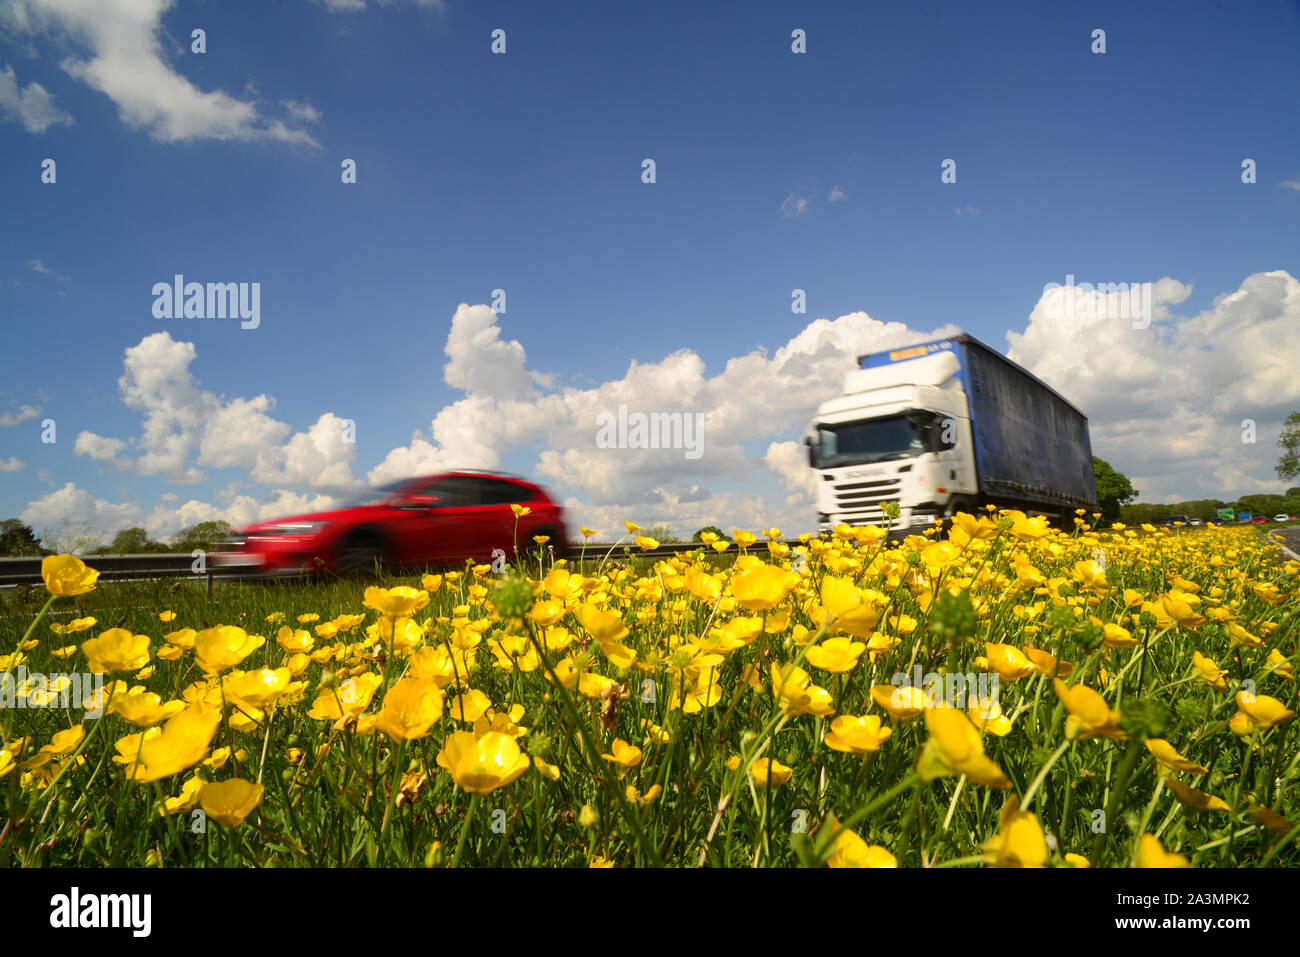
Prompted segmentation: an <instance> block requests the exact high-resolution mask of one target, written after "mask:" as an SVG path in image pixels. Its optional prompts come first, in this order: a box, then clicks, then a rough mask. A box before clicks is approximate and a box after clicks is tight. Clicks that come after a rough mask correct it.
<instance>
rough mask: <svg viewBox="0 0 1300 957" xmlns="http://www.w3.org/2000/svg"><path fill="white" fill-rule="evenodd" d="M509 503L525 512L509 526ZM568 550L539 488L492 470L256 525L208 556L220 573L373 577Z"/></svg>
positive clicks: (552, 505)
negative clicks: (380, 569) (542, 543)
mask: <svg viewBox="0 0 1300 957" xmlns="http://www.w3.org/2000/svg"><path fill="white" fill-rule="evenodd" d="M511 505H520V506H523V507H525V508H527V509H528V510H529V512H528V514H527V515H524V516H521V517H520V518H519V519H518V520H517V521H516V519H515V514H514V511H513V510H512V509H511V508H510V506H511ZM535 535H545V536H547V537H548V538H549V541H548V542H547V543H546V547H547V548H554V549H555V550H556V553H557V554H563V553H564V551H565V550H566V549H567V547H568V539H567V533H566V531H565V526H564V514H563V509H562V508H561V506H560V505H559V504H558V503H557V502H556V501H555V500H554V499H552V498H551V497H550V496H549V495H548V494H547V493H546V492H545V491H544V490H543V489H542V488H541V487H540V486H538V485H534V484H533V483H532V482H528V481H525V480H524V479H521V478H518V477H515V476H510V475H505V474H502V473H498V472H484V471H470V470H460V471H455V472H444V473H441V474H438V475H425V476H421V477H419V478H412V479H406V480H404V481H401V482H394V483H392V484H391V485H385V486H382V487H380V488H376V489H373V490H371V491H369V492H367V493H365V494H364V495H361V496H359V497H358V498H356V499H354V500H353V501H351V502H349V503H347V504H345V505H343V506H341V507H339V508H337V509H333V510H331V511H327V512H315V513H312V514H308V515H294V516H290V517H287V518H279V519H276V520H275V521H273V522H259V523H257V524H256V525H250V526H248V527H247V528H245V529H243V530H241V531H239V532H236V533H235V534H233V535H231V537H230V538H229V539H227V541H226V542H225V543H224V545H223V547H222V548H221V549H220V550H218V551H214V552H213V553H212V556H211V558H212V561H213V564H214V565H216V566H217V567H220V568H240V569H244V570H246V571H251V572H267V573H287V574H292V573H297V572H313V571H320V570H322V568H324V569H328V570H330V571H334V572H338V573H340V574H346V573H349V572H358V571H366V570H370V569H373V568H374V567H375V565H376V563H378V564H381V565H383V566H385V567H391V568H399V567H405V568H412V567H415V568H423V567H428V566H438V565H455V564H461V563H463V562H464V561H465V560H466V559H469V558H472V559H474V560H475V561H479V562H487V561H491V560H492V559H493V558H494V557H496V556H497V555H499V554H504V555H505V556H506V557H507V558H508V559H510V558H513V557H514V554H515V549H516V545H518V549H519V551H520V552H524V553H526V552H529V551H531V550H532V549H534V548H536V547H537V545H536V543H535V542H534V541H533V536H535Z"/></svg>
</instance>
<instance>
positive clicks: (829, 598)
mask: <svg viewBox="0 0 1300 957" xmlns="http://www.w3.org/2000/svg"><path fill="white" fill-rule="evenodd" d="M821 600H822V607H823V608H824V609H825V614H826V620H825V624H826V630H827V631H828V632H829V633H830V634H836V633H837V632H846V633H848V634H850V635H853V636H854V637H855V638H867V637H869V636H870V635H871V629H873V628H875V627H876V622H877V621H878V620H879V615H878V614H877V613H876V610H875V609H874V608H873V607H871V606H870V605H868V604H867V603H866V602H865V601H863V599H862V593H861V592H860V591H858V586H857V585H855V584H853V582H851V581H849V580H848V579H847V578H831V577H829V576H827V577H826V578H824V579H822V586H821Z"/></svg>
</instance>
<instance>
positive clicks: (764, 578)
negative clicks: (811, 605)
mask: <svg viewBox="0 0 1300 957" xmlns="http://www.w3.org/2000/svg"><path fill="white" fill-rule="evenodd" d="M798 581H799V576H798V575H792V574H791V573H790V572H788V571H786V570H785V569H783V568H777V567H776V566H775V565H759V566H758V567H757V568H751V569H749V570H748V571H744V572H741V573H740V574H738V575H736V576H735V577H734V578H732V579H731V593H732V595H734V596H735V598H736V604H738V605H740V607H742V608H744V609H745V610H747V611H753V612H763V611H770V610H771V609H773V608H775V607H776V606H777V605H779V604H781V602H783V601H784V600H785V597H786V595H788V594H789V593H790V589H791V588H793V587H794V585H796V584H798Z"/></svg>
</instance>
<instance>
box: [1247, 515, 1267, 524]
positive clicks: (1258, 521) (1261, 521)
mask: <svg viewBox="0 0 1300 957" xmlns="http://www.w3.org/2000/svg"><path fill="white" fill-rule="evenodd" d="M1267 522H1268V519H1266V518H1265V517H1264V516H1263V515H1261V516H1259V518H1252V519H1251V520H1250V524H1252V525H1264V524H1266V523H1267Z"/></svg>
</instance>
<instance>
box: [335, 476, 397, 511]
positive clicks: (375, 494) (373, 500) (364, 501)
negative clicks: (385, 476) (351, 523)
mask: <svg viewBox="0 0 1300 957" xmlns="http://www.w3.org/2000/svg"><path fill="white" fill-rule="evenodd" d="M407 481H409V480H404V481H401V482H389V483H388V484H387V485H380V486H378V487H377V488H372V489H369V490H368V491H365V492H362V493H361V494H360V495H357V496H356V497H355V498H353V499H351V500H349V501H347V502H345V503H344V504H343V507H344V508H362V507H364V506H366V505H384V504H386V503H387V502H389V501H391V500H392V498H393V496H394V495H395V494H396V493H397V490H398V489H400V488H401V487H402V486H404V485H405V484H406V482H407Z"/></svg>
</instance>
